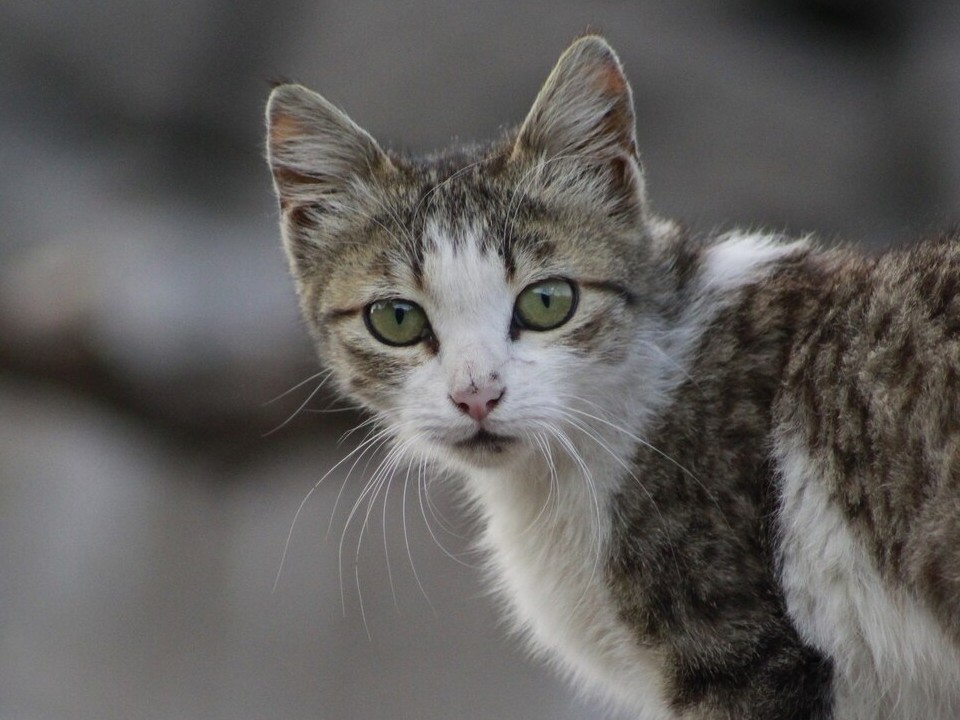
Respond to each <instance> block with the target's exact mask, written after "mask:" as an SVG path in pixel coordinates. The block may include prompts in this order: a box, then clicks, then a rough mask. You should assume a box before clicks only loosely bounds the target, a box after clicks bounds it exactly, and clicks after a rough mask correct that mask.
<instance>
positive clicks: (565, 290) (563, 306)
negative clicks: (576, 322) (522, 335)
mask: <svg viewBox="0 0 960 720" xmlns="http://www.w3.org/2000/svg"><path fill="white" fill-rule="evenodd" d="M576 306H577V291H576V288H574V286H573V283H572V282H570V281H569V280H564V279H563V278H551V279H550V280H542V281H540V282H538V283H534V284H533V285H528V286H527V287H526V288H524V289H523V291H522V292H521V293H520V294H519V295H518V296H517V302H516V304H515V305H514V308H513V317H514V322H516V323H517V325H519V326H520V327H521V328H525V329H527V330H553V329H554V328H556V327H560V326H561V325H563V324H564V323H565V322H567V320H569V319H570V318H571V316H572V315H573V311H574V310H575V309H576Z"/></svg>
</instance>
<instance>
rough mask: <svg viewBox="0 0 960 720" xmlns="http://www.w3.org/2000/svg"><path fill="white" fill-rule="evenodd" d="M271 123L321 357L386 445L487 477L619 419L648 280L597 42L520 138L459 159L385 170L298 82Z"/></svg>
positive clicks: (636, 178) (617, 78)
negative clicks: (495, 468)
mask: <svg viewBox="0 0 960 720" xmlns="http://www.w3.org/2000/svg"><path fill="white" fill-rule="evenodd" d="M268 122H269V146H268V150H269V155H270V161H271V166H272V168H273V172H274V178H275V182H276V187H277V192H278V196H279V198H280V203H281V209H282V212H283V233H284V239H285V246H286V249H287V252H288V256H289V258H290V263H291V270H292V272H293V275H294V277H295V278H296V281H297V288H298V292H299V295H300V299H301V305H302V307H303V310H304V313H305V315H306V317H307V319H308V321H309V323H310V325H311V328H312V330H313V332H314V335H315V336H316V338H317V340H318V346H319V348H320V352H321V355H322V356H323V357H324V358H325V359H326V361H327V362H328V363H329V364H330V366H331V367H332V368H333V370H334V374H335V377H336V378H337V381H338V383H339V385H340V387H341V388H342V389H343V390H344V391H345V392H346V393H348V394H350V395H351V396H353V397H355V398H357V399H359V400H360V401H361V402H363V403H364V404H365V405H366V406H367V407H368V408H370V409H371V410H372V411H374V412H375V413H377V414H378V415H379V416H380V417H381V418H382V419H383V420H385V421H386V423H387V424H388V425H389V427H390V428H392V432H393V433H394V434H395V435H396V438H397V441H398V442H399V443H401V444H404V445H405V446H407V447H408V448H409V449H410V450H413V451H417V452H421V453H425V454H427V455H429V456H432V457H438V458H443V459H444V460H448V461H449V460H453V461H454V462H455V463H459V464H463V465H469V466H489V465H496V464H500V463H505V462H510V461H511V460H515V459H517V458H519V457H521V456H522V455H524V454H525V453H530V452H538V451H539V449H540V448H543V447H545V446H546V444H547V443H548V442H549V441H556V442H559V443H560V444H563V443H565V442H569V441H570V440H569V433H571V432H576V431H577V429H581V430H582V428H584V427H589V426H590V425H591V424H592V422H591V421H590V420H589V419H590V418H591V417H592V418H594V420H595V419H596V418H597V417H600V418H602V419H603V421H605V422H610V421H614V420H615V417H614V416H615V414H616V413H617V412H619V411H620V410H619V409H618V403H621V402H623V398H622V395H623V393H622V390H620V389H622V387H623V384H624V380H625V378H627V377H630V375H631V373H634V374H635V371H636V368H635V367H634V365H635V363H636V361H637V353H636V352H635V350H636V349H635V348H634V347H633V340H632V339H633V338H635V337H636V335H637V329H638V326H639V324H640V323H643V322H645V320H644V318H649V316H650V313H649V312H648V310H649V308H647V307H646V305H647V304H648V301H645V300H644V298H645V297H647V296H648V293H646V292H645V288H647V287H648V286H649V285H650V284H651V283H652V282H653V281H654V279H653V278H651V277H650V271H649V269H648V268H647V266H646V264H645V260H644V258H645V244H646V243H648V242H649V239H650V238H649V233H648V229H647V221H646V211H645V207H644V200H643V182H642V176H641V174H640V169H639V165H638V161H637V157H636V151H635V146H634V135H633V133H634V130H633V112H632V104H631V101H630V90H629V86H628V85H627V84H626V80H625V79H624V78H623V75H622V71H621V69H620V66H619V63H618V61H617V59H616V58H615V57H614V56H613V54H612V51H610V49H609V47H607V46H606V45H605V44H604V43H602V42H601V41H597V42H590V39H586V40H584V41H580V42H579V43H577V44H576V45H574V46H573V47H572V48H571V50H570V51H568V53H567V54H565V55H564V57H563V58H561V60H560V62H559V63H558V65H557V68H556V69H555V70H554V72H553V73H552V74H551V76H550V79H549V80H548V81H547V84H546V85H545V87H544V89H543V90H542V92H541V94H540V96H539V97H538V99H537V101H536V103H535V104H534V107H533V109H532V110H531V112H530V115H529V116H528V118H527V120H526V121H525V123H524V124H523V126H522V127H521V129H520V130H519V131H518V133H517V134H516V136H515V137H514V138H512V139H510V140H509V141H508V142H505V143H503V144H502V145H499V146H494V147H490V148H487V149H484V150H479V151H475V152H471V153H459V154H456V155H448V156H446V157H441V158H436V159H434V160H432V161H429V162H419V163H414V162H408V161H405V160H403V159H401V158H397V157H394V156H388V155H387V154H386V153H385V152H383V151H382V150H381V149H380V148H379V146H378V145H377V144H376V142H375V141H374V140H373V139H372V138H371V137H370V136H369V135H367V134H366V133H365V132H364V131H363V130H361V129H360V128H359V127H357V126H356V125H354V124H353V122H352V121H350V120H349V118H347V117H346V116H345V115H343V113H341V112H340V111H339V110H336V109H335V108H333V107H332V106H331V105H330V104H329V103H327V102H326V101H325V100H324V99H323V98H321V97H320V96H318V95H315V94H314V93H311V92H310V91H308V90H305V89H304V88H300V87H298V86H281V87H280V88H277V90H275V91H274V94H273V95H272V96H271V101H270V105H269V107H268Z"/></svg>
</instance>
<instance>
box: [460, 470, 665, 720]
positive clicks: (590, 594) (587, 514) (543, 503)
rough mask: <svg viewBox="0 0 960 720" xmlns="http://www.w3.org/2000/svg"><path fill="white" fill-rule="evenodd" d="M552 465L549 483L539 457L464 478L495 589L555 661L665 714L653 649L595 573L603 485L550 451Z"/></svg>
mask: <svg viewBox="0 0 960 720" xmlns="http://www.w3.org/2000/svg"><path fill="white" fill-rule="evenodd" d="M595 460H596V459H595V458H589V457H588V458H585V461H586V462H587V463H588V467H591V468H592V469H593V470H594V472H595V473H596V477H604V475H601V474H600V472H601V470H602V471H603V472H606V473H609V474H610V475H613V474H614V471H613V468H605V467H602V466H603V465H604V461H603V460H602V459H600V460H599V461H598V462H594V461H595ZM608 461H609V459H608ZM555 470H556V473H557V474H556V477H555V480H554V482H553V483H552V487H551V483H550V481H549V477H550V468H549V466H548V465H547V463H546V462H545V461H543V459H542V458H536V459H531V460H530V461H529V462H528V463H527V464H525V465H524V466H523V467H522V469H521V468H514V469H513V471H512V472H507V471H498V472H491V471H488V472H484V473H478V474H476V475H474V476H472V477H471V478H470V484H471V486H472V488H473V490H474V492H475V493H476V495H477V496H478V498H479V500H480V503H481V506H482V507H483V511H484V513H485V515H486V521H487V527H486V532H485V535H484V543H485V544H486V546H487V549H488V550H489V551H490V555H491V562H492V565H493V568H492V569H493V572H494V575H495V579H496V582H497V583H498V584H499V589H500V590H501V592H502V594H503V595H504V596H505V598H506V600H507V601H508V604H509V606H510V610H511V614H512V616H513V618H514V620H515V621H516V624H517V626H518V627H519V628H520V629H521V630H522V631H523V632H524V633H525V634H526V635H528V637H529V639H530V640H531V644H532V647H533V649H534V650H535V651H539V652H543V651H546V653H545V654H546V655H547V656H548V657H549V658H550V659H552V660H555V661H556V660H559V663H558V665H559V666H560V668H561V669H563V670H564V671H565V672H567V673H569V674H570V675H572V676H573V677H574V678H576V679H577V680H579V681H581V682H582V683H583V684H584V685H585V686H586V687H587V688H588V689H589V690H598V691H599V692H600V694H601V695H602V696H603V697H604V698H605V699H606V700H607V701H609V702H610V703H611V705H614V706H617V707H621V708H629V709H630V710H631V711H632V712H633V713H635V714H637V715H636V716H637V717H639V718H642V719H644V720H657V719H660V718H671V717H673V715H672V713H670V712H669V711H668V709H667V707H666V704H665V701H664V699H663V698H664V693H663V690H662V679H661V671H660V667H661V664H660V663H659V662H658V660H659V658H658V657H657V652H656V651H655V649H652V648H645V647H642V646H641V645H640V644H639V643H638V641H637V639H636V637H635V636H634V635H633V634H632V633H631V632H630V629H629V628H628V627H627V626H626V625H625V624H624V623H623V622H622V621H621V620H620V619H619V617H618V615H617V611H616V608H615V605H614V602H613V599H612V597H611V594H610V591H609V589H608V587H607V584H606V582H605V581H604V574H605V571H606V570H605V564H606V557H607V551H608V547H609V542H610V522H609V513H607V512H606V510H605V507H606V503H607V500H608V498H609V490H606V489H605V488H604V487H602V486H598V485H597V484H594V483H593V482H592V480H588V479H587V478H585V477H584V474H583V471H582V468H581V467H580V466H578V465H577V464H575V463H573V462H570V461H564V460H557V461H555ZM610 475H607V476H610Z"/></svg>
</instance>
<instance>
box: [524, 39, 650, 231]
mask: <svg viewBox="0 0 960 720" xmlns="http://www.w3.org/2000/svg"><path fill="white" fill-rule="evenodd" d="M635 122H636V120H635V117H634V111H633V96H632V93H631V91H630V84H629V83H628V82H627V78H626V76H625V75H624V73H623V68H622V66H621V65H620V60H619V59H618V58H617V55H616V53H615V52H614V51H613V48H611V47H610V45H609V44H608V43H607V42H606V40H604V39H603V38H602V37H600V36H598V35H588V36H586V37H583V38H580V39H579V40H577V41H576V42H574V43H573V44H572V45H571V46H570V47H569V48H567V50H566V52H564V53H563V55H562V56H561V57H560V60H559V61H558V62H557V64H556V66H555V67H554V69H553V72H551V73H550V76H549V77H548V78H547V81H546V82H545V83H544V86H543V88H542V89H541V91H540V94H539V95H538V96H537V99H536V101H535V102H534V104H533V108H532V109H531V110H530V113H529V114H528V115H527V118H526V120H524V122H523V125H522V126H521V128H520V131H519V133H518V135H517V139H516V142H515V145H514V148H513V154H512V159H513V160H515V161H518V162H524V163H527V164H530V163H533V164H535V168H536V170H537V171H538V174H539V175H540V176H541V178H542V184H544V185H546V186H547V187H548V188H551V189H559V190H561V191H564V190H565V191H568V192H570V193H571V194H573V195H574V196H579V197H581V198H582V197H584V193H587V195H586V197H589V198H590V199H591V200H600V201H602V202H604V203H605V204H606V205H607V207H608V208H609V209H610V211H611V213H612V214H615V215H624V214H626V215H628V216H630V217H633V218H637V219H639V218H641V217H642V216H643V213H644V187H643V173H642V171H641V169H640V158H639V153H638V152H637V143H636V129H635ZM598 195H599V197H598Z"/></svg>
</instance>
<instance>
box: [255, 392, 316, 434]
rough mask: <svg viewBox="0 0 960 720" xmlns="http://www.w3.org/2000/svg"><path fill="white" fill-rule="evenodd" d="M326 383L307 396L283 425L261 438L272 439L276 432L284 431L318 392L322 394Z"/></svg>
mask: <svg viewBox="0 0 960 720" xmlns="http://www.w3.org/2000/svg"><path fill="white" fill-rule="evenodd" d="M324 382H326V380H324V381H323V382H321V383H320V384H319V385H317V386H316V387H315V388H314V389H313V392H311V393H310V394H309V395H307V399H306V400H304V401H303V402H302V403H300V407H298V408H297V409H296V410H294V411H293V412H292V413H291V414H290V415H289V417H287V419H286V420H284V421H283V422H282V423H280V424H279V425H277V426H276V427H275V428H274V429H273V430H270V431H269V432H266V433H264V434H263V435H261V436H260V437H270V436H271V435H273V434H274V433H275V432H277V431H279V430H282V429H283V428H285V427H286V426H287V425H288V424H289V423H290V421H291V420H293V419H294V418H295V417H296V416H297V415H299V414H300V411H301V410H303V409H304V408H305V407H306V406H307V404H308V403H309V402H310V401H311V400H313V398H314V396H315V395H316V394H317V393H318V392H320V389H321V388H322V387H323V384H324Z"/></svg>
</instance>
